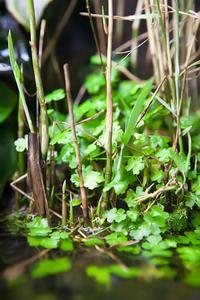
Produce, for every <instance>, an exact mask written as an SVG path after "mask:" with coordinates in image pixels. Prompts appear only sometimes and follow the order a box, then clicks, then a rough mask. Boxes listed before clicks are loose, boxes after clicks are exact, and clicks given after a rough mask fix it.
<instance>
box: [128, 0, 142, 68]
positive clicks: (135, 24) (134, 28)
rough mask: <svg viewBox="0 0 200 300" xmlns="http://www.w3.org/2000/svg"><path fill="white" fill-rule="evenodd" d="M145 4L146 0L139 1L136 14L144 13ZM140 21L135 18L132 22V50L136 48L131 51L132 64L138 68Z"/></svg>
mask: <svg viewBox="0 0 200 300" xmlns="http://www.w3.org/2000/svg"><path fill="white" fill-rule="evenodd" d="M143 6H144V0H140V1H138V3H137V7H136V11H135V14H136V15H139V14H141V13H142V10H143ZM140 23H141V20H140V19H138V20H135V21H133V23H132V39H133V40H132V45H131V50H133V49H134V51H132V52H131V64H132V67H133V68H134V69H135V68H136V65H137V54H138V50H137V44H138V38H137V37H138V30H139V27H140Z"/></svg>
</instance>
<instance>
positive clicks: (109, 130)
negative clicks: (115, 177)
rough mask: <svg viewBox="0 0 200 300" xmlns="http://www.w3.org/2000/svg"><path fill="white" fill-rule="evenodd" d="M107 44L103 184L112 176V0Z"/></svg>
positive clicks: (106, 197)
mask: <svg viewBox="0 0 200 300" xmlns="http://www.w3.org/2000/svg"><path fill="white" fill-rule="evenodd" d="M108 15H109V19H108V46H107V70H106V95H107V96H106V107H107V111H106V140H105V149H106V156H107V159H106V167H105V186H106V185H107V184H108V183H109V182H110V181H111V178H112V130H113V101H112V85H111V72H112V40H113V0H108ZM103 200H104V201H103V202H102V205H103V207H107V206H108V201H109V192H105V193H104V197H103Z"/></svg>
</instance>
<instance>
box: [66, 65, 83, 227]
mask: <svg viewBox="0 0 200 300" xmlns="http://www.w3.org/2000/svg"><path fill="white" fill-rule="evenodd" d="M63 68H64V76H65V89H66V94H67V102H68V110H69V117H70V126H71V130H72V136H73V140H74V150H75V155H76V161H77V166H78V168H77V171H78V175H79V180H80V191H81V200H82V210H83V218H84V223H87V222H88V216H89V214H88V203H87V193H86V188H85V186H84V180H83V174H82V162H81V155H80V151H79V146H78V139H77V135H76V125H75V119H74V113H73V100H72V95H71V84H70V76H69V67H68V64H65V65H64V67H63Z"/></svg>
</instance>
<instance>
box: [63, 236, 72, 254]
mask: <svg viewBox="0 0 200 300" xmlns="http://www.w3.org/2000/svg"><path fill="white" fill-rule="evenodd" d="M60 249H61V250H63V251H67V252H71V251H73V250H74V246H73V242H72V240H70V239H65V240H61V242H60Z"/></svg>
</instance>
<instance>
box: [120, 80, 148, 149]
mask: <svg viewBox="0 0 200 300" xmlns="http://www.w3.org/2000/svg"><path fill="white" fill-rule="evenodd" d="M151 89H152V81H148V82H147V84H146V85H145V86H144V88H143V90H142V91H141V93H140V95H139V97H138V99H137V101H136V103H135V105H134V107H133V109H132V111H131V115H130V118H129V120H128V125H127V128H126V130H125V133H124V137H123V141H124V144H125V145H127V144H128V142H129V140H130V138H131V136H132V135H133V133H134V129H135V125H136V122H137V119H138V117H139V115H140V114H141V113H142V110H143V106H144V102H145V100H146V98H147V96H148V95H149V93H150V91H151Z"/></svg>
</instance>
